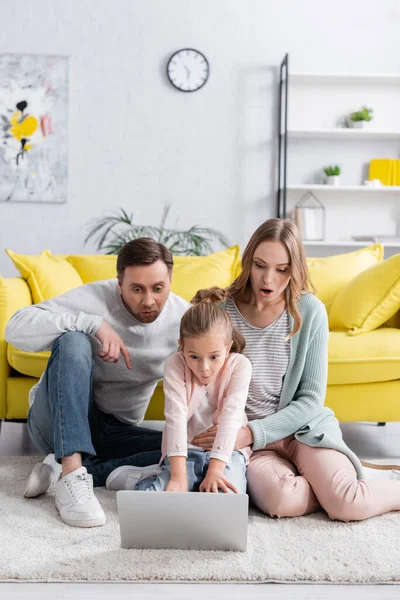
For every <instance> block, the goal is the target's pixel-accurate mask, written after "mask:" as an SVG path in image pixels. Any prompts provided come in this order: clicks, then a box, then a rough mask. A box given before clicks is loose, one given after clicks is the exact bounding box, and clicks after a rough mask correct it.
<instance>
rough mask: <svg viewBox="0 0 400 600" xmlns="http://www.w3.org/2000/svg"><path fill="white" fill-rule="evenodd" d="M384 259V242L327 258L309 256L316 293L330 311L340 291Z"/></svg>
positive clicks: (309, 265)
mask: <svg viewBox="0 0 400 600" xmlns="http://www.w3.org/2000/svg"><path fill="white" fill-rule="evenodd" d="M382 259H383V246H382V244H373V245H372V246H367V247H366V248H361V249H360V250H356V251H355V252H348V253H346V254H337V255H335V256H326V257H325V258H307V265H308V269H309V272H310V278H311V281H312V283H313V284H314V285H315V287H316V288H317V293H316V295H317V297H318V298H319V299H320V300H321V301H322V302H323V303H324V304H325V306H326V308H327V311H328V313H329V312H330V309H331V305H332V302H333V300H334V299H335V297H336V295H337V294H338V292H339V291H340V290H341V289H342V288H343V287H344V286H346V285H347V284H348V283H349V282H350V281H351V280H352V279H354V277H356V276H357V275H358V274H359V273H361V272H362V271H364V270H365V269H367V268H368V267H371V266H372V265H375V264H376V263H377V262H380V261H381V260H382Z"/></svg>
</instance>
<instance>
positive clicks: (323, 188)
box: [286, 183, 400, 194]
mask: <svg viewBox="0 0 400 600" xmlns="http://www.w3.org/2000/svg"><path fill="white" fill-rule="evenodd" d="M286 189H287V190H288V191H291V192H306V191H308V190H309V191H311V192H323V193H325V192H326V193H327V194H340V193H342V192H343V193H347V192H361V193H364V192H365V193H367V194H398V193H399V192H400V186H398V185H382V186H380V187H368V186H367V185H325V184H323V183H310V184H308V183H300V184H298V185H288V186H286Z"/></svg>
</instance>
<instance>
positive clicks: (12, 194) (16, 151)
mask: <svg viewBox="0 0 400 600" xmlns="http://www.w3.org/2000/svg"><path fill="white" fill-rule="evenodd" d="M67 133H68V58H67V57H63V56H46V55H34V54H26V55H25V54H0V202H52V203H61V202H66V201H67V174H68V141H67Z"/></svg>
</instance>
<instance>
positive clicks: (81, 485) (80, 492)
mask: <svg viewBox="0 0 400 600" xmlns="http://www.w3.org/2000/svg"><path fill="white" fill-rule="evenodd" d="M91 481H92V476H91V475H86V474H84V473H82V474H81V475H76V476H75V477H74V479H71V480H69V481H67V482H66V484H67V486H68V489H69V491H70V492H71V496H72V497H73V499H74V501H75V503H76V504H79V503H80V502H83V501H85V500H93V498H94V494H93V488H92V486H91Z"/></svg>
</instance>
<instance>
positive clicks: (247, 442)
mask: <svg viewBox="0 0 400 600" xmlns="http://www.w3.org/2000/svg"><path fill="white" fill-rule="evenodd" d="M253 442H254V438H253V432H252V430H251V429H250V427H248V426H247V427H241V428H240V429H239V431H238V434H237V436H236V442H235V450H239V449H240V448H246V446H251V444H252V443H253Z"/></svg>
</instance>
